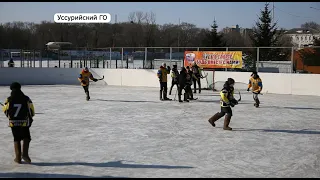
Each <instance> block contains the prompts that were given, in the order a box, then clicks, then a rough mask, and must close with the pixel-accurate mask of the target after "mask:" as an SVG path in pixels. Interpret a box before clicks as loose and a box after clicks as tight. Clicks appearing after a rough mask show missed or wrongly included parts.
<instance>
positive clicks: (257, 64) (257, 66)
mask: <svg viewBox="0 0 320 180" xmlns="http://www.w3.org/2000/svg"><path fill="white" fill-rule="evenodd" d="M256 71H257V72H259V47H257V63H256Z"/></svg>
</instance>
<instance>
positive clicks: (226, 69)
mask: <svg viewBox="0 0 320 180" xmlns="http://www.w3.org/2000/svg"><path fill="white" fill-rule="evenodd" d="M226 51H227V52H228V51H229V48H228V47H226ZM225 71H228V68H225Z"/></svg>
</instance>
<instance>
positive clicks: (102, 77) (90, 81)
mask: <svg viewBox="0 0 320 180" xmlns="http://www.w3.org/2000/svg"><path fill="white" fill-rule="evenodd" d="M103 79H104V75H103V76H102V78H100V79H97V80H98V81H101V80H103ZM90 82H94V81H90Z"/></svg>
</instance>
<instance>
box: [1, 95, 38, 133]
mask: <svg viewBox="0 0 320 180" xmlns="http://www.w3.org/2000/svg"><path fill="white" fill-rule="evenodd" d="M2 110H3V112H4V113H5V115H6V116H7V117H8V119H9V126H10V127H16V126H22V127H28V126H30V125H31V123H32V121H33V120H32V117H33V116H34V114H35V112H34V106H33V103H32V101H31V99H30V98H29V97H28V96H25V95H22V96H17V97H14V98H13V97H11V96H10V97H8V98H7V100H6V102H5V103H4V106H3V108H2Z"/></svg>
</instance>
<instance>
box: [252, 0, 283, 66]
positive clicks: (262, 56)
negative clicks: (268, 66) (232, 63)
mask: <svg viewBox="0 0 320 180" xmlns="http://www.w3.org/2000/svg"><path fill="white" fill-rule="evenodd" d="M282 34H283V31H279V30H278V29H277V23H272V18H271V11H270V10H269V3H266V4H265V7H264V10H261V15H260V17H259V20H258V21H257V22H256V27H254V28H253V33H252V35H251V36H250V38H251V40H252V42H253V45H254V46H255V47H275V46H278V45H279V38H280V37H281V35H282ZM280 54H281V49H279V48H260V49H259V61H276V60H283V59H282V57H280V56H279V55H280ZM254 64H255V63H254Z"/></svg>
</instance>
